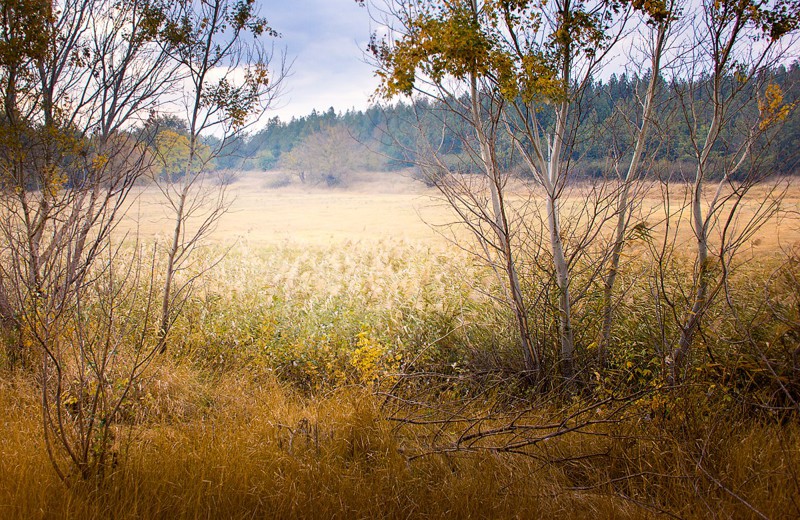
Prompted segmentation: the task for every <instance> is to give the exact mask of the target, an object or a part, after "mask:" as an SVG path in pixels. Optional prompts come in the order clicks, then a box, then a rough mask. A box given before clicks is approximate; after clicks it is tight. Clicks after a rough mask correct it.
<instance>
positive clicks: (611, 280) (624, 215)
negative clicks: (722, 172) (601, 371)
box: [597, 23, 667, 368]
mask: <svg viewBox="0 0 800 520" xmlns="http://www.w3.org/2000/svg"><path fill="white" fill-rule="evenodd" d="M666 31H667V24H666V23H662V24H660V25H659V26H658V33H657V35H656V41H655V44H654V45H653V56H652V66H651V76H650V82H649V83H648V85H647V93H646V94H645V103H644V109H643V112H642V126H641V128H639V132H638V135H637V137H636V146H635V147H634V150H633V156H632V157H631V162H630V164H629V165H628V171H627V173H626V174H625V178H624V179H623V182H622V186H621V188H620V193H619V197H618V199H617V225H616V228H615V231H614V242H613V244H614V245H613V246H612V249H611V259H610V262H609V266H608V271H607V273H606V276H605V278H604V280H603V330H602V337H601V341H600V345H599V348H598V352H597V357H598V364H599V366H600V367H601V368H602V367H605V365H606V355H607V352H608V348H609V346H610V344H611V325H612V323H613V321H614V304H613V297H614V284H615V282H616V280H617V273H618V272H619V262H620V258H621V256H622V248H623V247H624V245H625V231H626V230H627V224H628V220H629V218H630V214H631V207H630V205H629V203H628V199H629V197H630V189H631V185H632V183H633V181H634V179H635V178H636V176H637V172H638V170H639V164H640V163H641V161H642V154H643V152H644V145H645V141H646V140H647V134H648V130H649V129H650V119H651V117H652V113H653V100H654V99H655V93H656V87H657V86H658V78H659V75H660V73H661V54H662V52H663V49H664V40H665V37H666Z"/></svg>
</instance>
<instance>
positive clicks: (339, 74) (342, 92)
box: [261, 0, 377, 120]
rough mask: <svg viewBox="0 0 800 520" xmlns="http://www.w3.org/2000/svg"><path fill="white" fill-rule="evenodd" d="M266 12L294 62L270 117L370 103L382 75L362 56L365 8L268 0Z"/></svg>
mask: <svg viewBox="0 0 800 520" xmlns="http://www.w3.org/2000/svg"><path fill="white" fill-rule="evenodd" d="M261 14H262V16H264V17H266V18H267V20H269V23H270V25H271V26H272V27H273V28H274V29H275V30H277V31H278V32H279V33H280V34H281V38H280V39H279V40H277V42H276V46H277V48H283V47H285V48H286V51H287V55H288V59H289V61H290V62H293V65H292V68H291V76H290V77H289V78H288V79H287V81H286V83H285V87H286V93H285V94H284V96H283V98H282V99H281V100H279V101H278V102H277V103H276V106H275V108H274V110H272V111H271V113H269V114H267V116H268V117H272V116H275V115H278V116H280V118H281V119H285V120H288V119H290V118H291V117H292V116H295V117H299V116H303V115H307V114H308V113H310V112H311V110H312V109H316V110H318V111H322V110H327V109H328V107H331V106H332V107H334V108H335V109H336V110H337V111H345V110H347V109H349V108H353V107H355V108H357V109H363V108H366V107H367V105H368V104H369V96H370V94H371V93H372V92H373V91H374V90H375V87H376V86H377V80H376V79H375V77H374V74H373V70H372V67H371V66H370V65H368V64H366V63H364V61H363V51H364V49H365V48H366V44H367V42H368V40H369V33H370V21H369V15H368V13H367V11H366V9H363V8H360V7H358V6H357V5H356V3H355V2H354V1H352V0H350V1H348V0H335V1H331V0H294V1H280V0H274V1H273V0H265V1H263V2H262V5H261Z"/></svg>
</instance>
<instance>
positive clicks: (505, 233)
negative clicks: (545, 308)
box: [470, 0, 541, 372]
mask: <svg viewBox="0 0 800 520" xmlns="http://www.w3.org/2000/svg"><path fill="white" fill-rule="evenodd" d="M472 9H473V15H474V16H477V13H478V7H477V1H476V0H472ZM478 95H479V93H478V80H477V77H476V76H475V74H472V75H471V76H470V108H471V111H472V118H473V122H474V127H475V133H476V136H477V138H478V143H479V146H480V152H481V161H482V162H483V164H484V167H485V169H486V175H487V176H488V178H489V190H490V192H491V197H492V213H493V216H494V223H493V224H494V225H493V226H492V227H493V228H494V230H495V234H496V235H497V239H498V241H499V242H500V250H501V253H502V256H503V269H504V270H505V272H506V276H507V278H508V286H509V289H510V293H511V303H512V308H513V312H514V317H515V318H516V322H517V329H518V333H519V344H520V349H521V350H522V353H523V356H524V359H525V365H526V367H527V369H528V370H530V371H532V372H538V371H539V370H540V369H541V359H540V356H539V353H538V351H537V350H536V349H535V348H534V346H533V342H532V341H531V334H530V327H529V325H528V309H527V306H526V305H525V299H524V297H523V295H522V287H521V286H520V282H519V275H518V272H517V267H516V264H515V262H514V254H513V251H512V248H511V240H510V231H509V225H508V218H507V216H506V211H505V204H504V201H503V193H502V191H501V186H502V183H501V179H500V178H499V175H500V173H499V172H498V171H497V167H496V166H497V165H496V164H495V157H494V152H493V149H492V145H491V143H490V142H489V138H488V137H487V135H486V133H485V131H484V128H483V118H482V117H481V106H480V102H479V99H478Z"/></svg>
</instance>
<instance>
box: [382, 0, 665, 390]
mask: <svg viewBox="0 0 800 520" xmlns="http://www.w3.org/2000/svg"><path fill="white" fill-rule="evenodd" d="M637 11H638V12H640V13H641V14H640V15H637V16H640V18H641V19H642V20H644V21H646V22H647V23H649V24H651V25H652V26H654V27H658V26H660V25H664V24H666V23H668V21H669V20H670V19H671V18H670V11H669V7H668V6H667V5H666V4H664V3H662V2H653V3H646V4H638V3H634V4H633V5H628V4H626V3H624V2H608V1H598V2H582V3H575V2H569V1H559V2H546V3H545V2H537V1H513V2H512V1H486V2H478V1H477V0H465V1H459V2H439V1H428V2H414V3H405V2H387V3H385V4H383V7H381V8H380V12H381V13H383V16H384V17H385V19H384V20H382V21H383V22H384V23H385V24H386V25H387V26H389V27H390V28H391V32H390V34H393V35H397V36H393V37H392V39H391V40H388V39H384V40H379V39H378V38H377V37H374V38H373V40H372V42H371V44H370V50H371V51H372V54H373V56H374V58H375V60H376V65H377V66H378V72H377V74H378V76H379V77H380V78H381V79H382V85H381V90H380V94H381V95H383V96H386V97H392V96H395V95H398V94H407V95H409V94H411V93H412V92H416V93H420V94H423V95H427V96H429V97H432V98H434V99H436V100H438V101H439V102H442V103H444V104H445V105H446V106H447V107H449V108H450V109H451V110H452V111H453V112H454V113H456V114H458V115H459V116H460V117H461V118H462V119H463V120H464V121H465V122H466V124H467V126H468V127H469V128H470V129H471V130H472V132H473V139H472V142H473V143H474V144H473V145H472V149H471V156H472V160H473V161H474V162H475V163H476V164H478V165H480V170H481V172H480V173H481V178H482V179H484V180H485V183H482V184H481V183H471V182H462V181H458V180H454V177H452V176H446V177H444V178H445V179H447V181H448V182H447V183H443V182H441V181H440V182H438V185H439V186H441V187H442V188H443V189H442V191H443V193H444V195H445V197H446V198H447V199H448V201H449V202H450V203H451V205H452V206H453V207H454V208H455V209H456V211H457V212H458V214H459V217H460V218H461V219H462V220H463V221H464V222H465V223H466V224H467V225H468V227H469V228H470V229H472V230H473V231H474V232H475V235H476V237H477V240H478V243H479V251H480V254H481V256H482V257H483V258H484V259H486V260H487V261H489V263H490V265H492V266H494V267H495V268H496V269H498V270H499V271H501V272H503V273H504V275H503V277H504V278H505V280H506V281H505V286H506V294H507V297H506V299H507V301H508V302H509V304H510V306H511V308H512V310H513V312H514V314H515V316H516V320H517V324H518V330H519V339H520V347H521V350H522V351H523V353H524V355H525V359H526V364H527V367H528V369H529V370H530V371H532V372H533V373H536V374H539V375H540V376H541V374H542V373H543V369H544V366H545V364H546V361H545V360H546V359H547V357H548V356H547V354H546V353H545V352H544V351H543V350H542V347H541V346H540V345H536V344H535V341H534V340H533V338H532V331H531V329H530V326H529V324H528V316H529V313H530V304H529V303H527V302H526V297H525V294H524V293H523V285H525V284H524V283H522V282H521V281H520V269H519V265H518V263H519V262H520V255H521V254H522V251H524V250H525V249H526V248H531V247H533V248H534V249H535V250H536V251H540V252H543V251H544V250H542V247H543V246H544V244H545V243H546V244H547V245H546V247H545V250H547V252H548V254H549V257H550V262H551V264H550V266H549V268H547V270H549V271H550V272H551V273H552V277H553V280H554V284H555V287H556V291H557V315H558V330H559V332H558V336H559V344H560V347H559V354H558V364H559V366H560V369H561V373H562V375H563V376H564V377H565V378H567V379H571V378H572V377H573V375H574V373H575V362H574V357H575V339H574V331H573V328H574V327H573V317H572V312H573V309H572V306H573V302H574V301H575V298H576V297H575V295H574V294H573V292H572V288H571V283H572V281H571V271H572V269H575V268H577V267H578V263H579V262H581V261H587V258H588V257H587V255H588V253H589V251H590V248H591V246H592V244H593V242H595V241H596V240H598V237H599V229H602V228H603V226H604V224H605V222H607V221H608V220H610V219H611V218H613V215H614V214H615V213H620V214H623V216H624V213H625V212H627V211H628V210H627V208H628V206H627V202H626V200H625V198H624V197H622V198H620V199H616V198H615V197H614V196H612V195H610V194H608V193H606V188H604V187H599V188H597V189H595V190H592V191H591V193H589V194H588V196H589V200H588V202H587V205H586V206H585V208H583V209H579V210H578V213H576V214H567V216H568V218H569V220H570V221H571V222H570V225H569V226H567V227H565V226H564V222H563V219H564V218H565V210H564V208H562V200H563V199H564V198H565V196H566V190H567V189H568V188H569V187H570V183H569V179H570V177H571V172H572V165H571V162H572V160H573V158H574V153H575V144H576V135H577V134H578V130H579V129H580V128H581V125H583V124H585V123H586V120H585V114H584V110H585V104H584V94H585V93H586V91H587V88H588V87H589V86H590V85H591V82H592V78H593V75H594V74H596V73H597V72H598V71H599V69H600V68H601V67H602V66H603V65H604V63H605V59H606V57H607V55H608V53H609V52H610V51H611V49H612V48H614V46H615V45H616V44H617V43H618V42H619V39H620V37H621V35H622V34H623V31H624V29H625V27H626V26H627V24H628V23H630V21H631V20H632V19H633V18H634V13H635V12H637ZM665 30H666V29H662V33H663V32H664V31H665ZM654 50H655V51H656V52H658V53H660V52H661V51H662V50H663V47H662V46H661V45H659V46H658V47H656V48H654ZM655 84H656V83H655V81H654V82H653V85H655ZM653 88H655V87H653ZM648 110H652V106H651V107H650V108H648ZM646 132H647V125H643V127H642V128H640V130H639V135H640V136H641V140H642V141H643V140H644V139H645V136H646ZM504 140H505V141H507V142H509V143H510V144H511V147H512V148H513V152H512V153H517V154H518V155H519V157H521V158H522V161H523V163H524V164H525V165H526V168H527V170H528V173H529V175H530V177H531V178H532V179H534V181H535V182H536V184H537V185H538V187H539V188H540V189H541V190H542V191H543V198H544V203H545V204H544V206H545V207H544V216H543V217H542V214H541V212H539V210H538V209H537V208H536V206H535V204H532V205H530V206H528V205H525V207H522V208H519V207H517V208H513V207H512V205H510V204H509V199H510V195H509V194H508V193H507V188H506V187H507V184H508V181H509V173H508V171H503V168H502V166H501V159H500V157H501V154H500V150H501V149H502V148H503V146H504V143H503V142H504ZM636 169H637V163H636V161H634V162H633V163H632V170H633V171H636ZM626 184H628V183H623V187H624V186H625V185H626ZM482 190H488V193H489V195H488V197H484V196H483V195H482V194H481V192H482ZM527 200H528V201H530V202H533V200H534V199H532V198H529V199H527ZM615 200H616V201H617V203H618V204H620V207H619V209H618V211H617V210H613V206H614V201H615ZM524 216H527V217H529V218H534V219H542V218H543V221H541V222H540V224H541V225H532V224H530V223H529V222H527V221H526V218H525V217H524ZM626 222H627V218H623V225H624V224H625V223H626ZM581 223H583V224H581ZM542 230H544V231H545V233H546V236H543V235H542V234H541V231H542ZM570 242H571V243H570ZM617 243H618V244H619V240H617ZM620 247H621V246H620ZM529 250H530V249H529ZM534 254H535V253H534ZM522 260H523V261H526V262H534V263H535V262H538V260H535V258H531V257H528V256H525V257H523V258H522ZM593 262H594V264H596V265H598V264H599V262H597V261H596V260H594V261H593ZM590 263H591V262H590ZM539 265H542V264H541V263H540V264H539ZM581 267H582V268H583V269H585V270H588V271H590V272H591V271H594V272H595V274H594V275H592V276H591V277H590V278H589V281H588V282H587V285H590V284H591V282H592V280H593V279H594V277H596V272H597V269H598V268H597V267H592V265H589V266H588V267H587V266H581ZM610 285H611V286H613V279H612V280H611V284H610ZM586 290H587V289H586V288H584V289H582V290H581V291H577V293H578V295H579V296H580V295H585V292H586Z"/></svg>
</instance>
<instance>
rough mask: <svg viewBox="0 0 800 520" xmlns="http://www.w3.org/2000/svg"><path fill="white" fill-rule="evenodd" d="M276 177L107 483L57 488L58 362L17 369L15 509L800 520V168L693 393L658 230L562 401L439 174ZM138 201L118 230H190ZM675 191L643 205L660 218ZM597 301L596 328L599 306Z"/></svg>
mask: <svg viewBox="0 0 800 520" xmlns="http://www.w3.org/2000/svg"><path fill="white" fill-rule="evenodd" d="M268 175H272V174H268ZM268 175H267V176H265V175H263V174H255V173H250V174H246V175H243V176H242V177H241V178H239V179H238V180H237V181H236V182H234V183H233V184H232V185H231V186H230V187H229V188H228V190H229V194H230V195H231V196H232V198H231V200H232V205H231V207H230V210H229V211H228V213H227V214H226V215H224V217H223V218H222V220H221V221H220V222H219V225H218V226H217V227H216V228H215V230H214V232H213V234H212V235H211V236H210V239H209V240H208V241H207V242H206V245H205V246H204V247H203V248H201V249H200V250H198V251H197V252H196V255H195V257H194V258H195V260H194V263H193V264H192V265H193V266H194V267H193V268H196V269H198V270H199V271H204V270H205V268H206V267H208V268H209V270H208V272H205V274H204V275H203V277H202V278H201V281H200V283H199V284H198V285H197V286H196V288H195V290H194V291H193V293H192V294H191V296H190V297H189V299H188V300H187V301H186V303H185V305H184V308H183V310H182V312H181V314H180V316H179V317H178V319H177V321H176V322H175V324H174V327H173V329H172V331H171V338H172V339H171V340H170V344H169V350H168V351H167V353H166V354H164V355H161V356H158V357H157V358H156V359H155V360H154V362H153V363H152V365H151V366H150V368H149V369H148V371H147V373H146V374H145V375H144V376H143V377H142V379H141V381H140V382H139V383H137V385H136V386H135V387H134V389H133V393H132V395H131V396H130V399H129V402H130V405H129V407H128V408H126V409H125V410H123V411H124V413H123V414H121V417H120V419H119V421H118V424H115V425H114V427H113V435H114V438H113V444H112V448H111V449H112V452H113V453H112V457H111V460H112V462H111V463H110V464H109V469H108V475H107V476H106V478H104V479H103V480H102V481H88V482H78V483H76V484H75V485H73V486H72V487H66V486H64V484H63V483H62V482H61V481H60V480H59V479H58V477H57V476H56V474H55V473H54V472H53V470H52V468H51V463H50V461H49V459H48V456H47V453H46V450H45V447H44V441H43V438H42V433H41V429H42V427H41V416H40V415H41V412H40V410H39V406H40V405H39V400H38V399H39V396H38V394H37V386H36V381H35V378H34V377H33V376H32V375H31V374H30V373H28V372H25V371H24V370H19V369H17V370H12V369H11V368H9V367H7V366H6V363H5V361H4V363H3V367H2V368H0V374H2V376H0V406H2V409H3V410H4V413H3V416H2V420H0V517H2V518H200V517H203V518H263V517H266V518H555V517H559V518H586V517H593V518H662V517H663V518H711V517H713V518H797V517H798V516H800V474H799V473H798V469H797V468H800V427H799V425H798V413H797V409H796V403H794V408H793V407H792V406H793V405H792V403H791V402H788V401H787V399H788V400H791V399H792V398H793V396H796V393H795V392H796V391H797V390H798V388H800V387H799V386H797V385H798V384H800V354H798V353H799V352H800V346H799V344H798V341H800V329H798V325H797V323H798V321H797V320H798V317H797V315H798V313H800V302H798V299H797V293H796V289H797V287H798V286H797V285H792V280H795V281H796V280H797V278H796V277H795V278H793V277H794V276H795V275H797V273H798V262H797V257H796V256H792V255H793V254H795V255H796V248H797V246H798V244H799V243H800V225H798V220H797V215H798V213H800V185H798V184H796V183H794V184H791V186H789V191H788V192H787V194H786V197H785V198H784V200H783V203H782V210H783V211H782V212H781V213H780V215H779V217H775V218H773V219H772V220H770V221H769V222H767V223H766V224H765V225H764V226H762V227H761V229H760V230H759V232H758V233H757V234H756V235H754V236H753V237H750V238H749V241H748V244H747V246H746V247H745V248H743V251H744V252H743V253H742V263H741V266H740V268H739V269H738V270H737V271H736V273H735V275H734V276H733V277H732V287H731V294H732V295H734V296H730V297H729V298H730V299H732V300H733V301H735V305H733V304H732V305H731V306H729V307H728V306H726V305H724V304H721V305H719V306H717V307H716V308H714V309H713V311H712V312H710V313H709V318H708V320H709V326H708V327H707V330H704V332H703V337H702V339H701V343H702V348H703V349H704V350H705V351H706V352H707V353H708V356H709V357H708V358H706V357H703V358H702V361H700V360H698V362H697V363H696V365H694V366H693V367H692V375H691V377H690V378H688V380H687V383H686V384H683V385H680V386H679V387H672V386H671V385H669V384H668V383H666V382H665V381H664V378H663V377H661V376H660V375H659V374H658V369H657V366H656V365H658V361H657V360H654V355H653V352H654V348H655V347H654V344H655V343H657V341H658V338H659V335H658V331H656V330H655V329H657V327H656V326H655V325H654V322H655V318H654V314H653V312H654V307H653V306H652V302H651V300H652V294H651V287H650V286H649V285H648V284H638V285H637V283H636V282H637V281H638V280H641V279H647V273H648V272H649V271H648V269H650V268H651V267H652V266H651V261H650V260H648V259H647V258H646V256H647V255H646V248H644V247H642V246H638V247H639V249H633V251H634V252H635V253H631V255H630V258H627V259H626V263H625V271H624V272H623V274H622V275H621V276H622V279H623V282H624V283H623V284H622V285H623V286H626V287H629V290H628V292H627V294H626V296H625V298H624V299H623V301H622V302H621V304H620V305H621V308H622V311H621V312H620V314H621V315H622V316H623V317H622V318H621V319H620V320H619V323H618V324H617V325H616V329H615V337H616V343H617V346H616V350H615V354H614V356H613V359H612V361H611V366H610V368H609V369H608V370H607V371H606V372H605V373H604V374H602V375H601V374H599V373H598V374H596V375H595V374H593V373H591V371H590V369H588V368H587V372H586V374H585V381H586V382H587V383H586V386H585V388H583V389H578V390H574V391H570V392H552V391H551V392H547V391H539V390H538V389H535V388H533V389H532V388H530V387H528V386H526V383H525V381H524V380H520V379H519V378H517V377H515V376H514V374H515V373H518V372H519V367H520V363H521V360H520V359H519V357H520V356H519V355H518V354H517V353H516V345H515V340H514V331H513V327H514V326H513V322H512V320H511V319H510V317H509V316H508V312H507V310H506V309H504V308H503V307H502V306H500V305H498V304H497V302H496V301H495V299H493V298H491V291H490V289H491V287H492V285H491V284H492V281H491V280H492V276H491V273H490V272H488V270H487V269H486V268H485V267H484V266H483V265H482V264H481V263H480V262H479V261H478V260H477V259H476V258H475V257H474V256H473V255H470V254H469V252H468V251H464V250H463V249H461V248H459V247H457V246H456V245H454V244H453V243H451V242H450V241H449V240H448V239H447V238H446V236H447V235H443V234H442V233H441V231H442V230H443V229H444V230H446V229H450V228H449V227H448V224H450V223H452V221H453V216H452V213H451V212H450V211H449V210H448V208H447V207H446V205H445V204H443V203H442V201H441V200H439V199H438V198H437V197H436V192H435V190H433V189H430V188H425V187H424V186H422V185H421V184H418V183H415V182H414V181H412V180H411V179H408V178H404V177H397V176H392V177H389V176H388V175H386V174H375V175H364V176H362V177H359V178H356V179H354V180H353V181H352V183H351V185H350V186H348V187H347V188H336V189H332V190H331V189H322V188H314V187H312V188H307V187H303V186H298V185H296V184H291V185H289V186H284V187H278V188H270V187H269V184H270V179H269V177H268ZM137 195H138V196H137V198H136V199H135V200H133V201H132V207H131V210H130V211H129V212H128V217H127V218H126V220H125V221H124V222H123V223H122V225H121V226H120V228H119V229H118V230H117V235H116V236H117V237H118V240H127V239H129V237H130V236H132V233H133V232H134V231H136V232H137V233H138V236H139V240H140V242H141V243H142V244H151V243H153V242H156V241H163V240H165V238H164V237H166V236H167V234H168V233H169V227H168V226H169V223H168V221H167V220H166V219H164V218H162V209H163V208H162V206H160V205H159V203H158V197H157V193H155V192H154V191H153V190H152V189H151V188H142V189H141V191H140V193H138V194H137ZM660 200H661V199H660V198H659V196H658V192H657V190H655V189H654V190H653V191H652V193H648V196H647V197H645V199H644V202H643V206H644V207H645V209H644V210H643V212H642V214H644V215H647V216H648V217H647V218H648V219H649V220H650V221H651V222H652V223H653V228H652V229H653V231H652V232H653V234H654V235H657V234H658V233H659V228H658V225H657V222H659V217H658V215H657V213H658V211H659V210H658V207H659V201H660ZM571 203H573V204H575V205H580V204H581V202H580V200H574V201H571ZM748 211H752V209H749V208H746V209H745V211H744V214H745V215H746V214H747V212H748ZM461 233H464V232H463V231H459V230H456V236H458V237H465V238H466V237H467V235H466V234H465V233H464V234H461ZM681 233H682V235H681V236H680V239H679V242H681V241H685V240H690V239H691V235H690V231H689V230H687V229H684V230H683V231H681ZM123 237H125V238H123ZM679 260H680V259H679ZM680 268H681V267H680V262H679V261H678V262H676V267H675V269H680ZM731 308H735V309H737V312H738V314H737V315H736V317H735V319H734V318H732V317H731ZM536 312H539V310H538V309H537V311H536ZM541 312H543V313H544V312H545V311H541ZM576 312H578V313H579V314H578V315H579V316H581V317H583V319H584V322H583V325H584V326H585V327H586V328H587V329H588V328H589V325H590V324H591V323H593V322H592V320H593V315H592V300H591V299H590V298H589V299H587V302H586V303H585V304H583V306H578V307H577V311H576ZM778 317H781V319H778ZM783 318H785V319H783ZM537 323H538V322H537ZM742 323H746V324H747V326H746V327H744V329H746V330H743V327H742ZM547 331H548V329H547V326H546V325H543V329H542V334H546V333H547ZM589 336H590V334H589V333H587V334H586V336H585V337H582V336H579V337H578V339H579V343H581V348H582V349H584V351H585V352H589V351H590V350H591V348H593V347H592V343H591V338H590V337H589ZM747 338H749V339H750V340H751V341H750V343H748V341H746V339H747ZM749 345H758V346H759V348H758V349H756V350H748V348H749V347H748V346H749ZM757 355H760V356H762V357H763V358H764V360H762V359H761V358H759V357H758V356H757ZM792 356H794V358H793V357H792ZM762 361H763V363H762Z"/></svg>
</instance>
